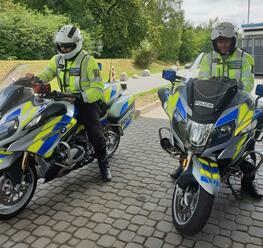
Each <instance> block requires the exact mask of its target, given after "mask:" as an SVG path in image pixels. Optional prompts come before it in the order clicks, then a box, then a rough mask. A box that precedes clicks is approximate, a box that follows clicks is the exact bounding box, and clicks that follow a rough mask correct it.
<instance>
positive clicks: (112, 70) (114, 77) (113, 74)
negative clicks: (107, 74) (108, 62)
mask: <svg viewBox="0 0 263 248" xmlns="http://www.w3.org/2000/svg"><path fill="white" fill-rule="evenodd" d="M115 81H116V73H115V67H114V66H112V67H111V82H115Z"/></svg>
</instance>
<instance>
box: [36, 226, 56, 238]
mask: <svg viewBox="0 0 263 248" xmlns="http://www.w3.org/2000/svg"><path fill="white" fill-rule="evenodd" d="M33 235H35V236H37V237H43V236H44V237H48V238H52V237H54V236H55V235H56V232H54V231H52V230H51V228H50V227H48V226H39V227H38V228H37V229H36V230H35V231H34V232H33Z"/></svg>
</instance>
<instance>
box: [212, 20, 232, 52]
mask: <svg viewBox="0 0 263 248" xmlns="http://www.w3.org/2000/svg"><path fill="white" fill-rule="evenodd" d="M221 37H222V38H229V39H231V40H232V44H231V48H230V51H229V53H232V52H233V51H234V49H235V48H236V47H237V32H236V30H235V26H234V25H233V24H232V23H230V22H221V23H218V24H217V25H216V26H215V27H214V29H213V30H212V33H211V39H212V43H213V47H214V50H215V51H216V52H219V50H218V47H217V44H216V40H217V39H218V38H221Z"/></svg>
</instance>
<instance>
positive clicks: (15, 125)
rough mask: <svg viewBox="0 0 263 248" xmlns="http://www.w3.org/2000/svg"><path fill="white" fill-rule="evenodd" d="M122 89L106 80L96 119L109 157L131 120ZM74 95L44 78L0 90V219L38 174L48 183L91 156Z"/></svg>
mask: <svg viewBox="0 0 263 248" xmlns="http://www.w3.org/2000/svg"><path fill="white" fill-rule="evenodd" d="M125 89H126V86H125V85H123V84H119V83H111V84H105V92H104V96H105V103H106V104H104V106H103V107H102V108H101V109H102V112H101V122H102V125H103V127H104V135H105V138H106V144H107V153H108V157H111V156H112V155H113V154H114V152H115V151H116V150H117V148H118V145H119V142H120V137H121V136H122V135H123V131H124V130H125V129H126V128H127V127H128V126H129V125H130V124H131V122H132V120H133V118H134V112H135V106H134V104H135V103H134V97H133V96H129V95H125V94H124V90H125ZM75 98H77V96H74V95H66V94H63V93H60V92H51V90H50V85H49V84H44V83H43V82H39V83H36V84H34V87H33V88H32V87H31V82H30V81H29V79H26V78H20V79H18V80H17V81H15V82H14V83H12V84H11V85H8V86H7V87H5V88H4V89H3V90H2V91H1V92H0V219H8V218H11V217H13V216H15V215H17V214H18V213H20V212H21V211H22V210H23V209H24V208H25V207H26V206H27V204H28V203H29V202H30V200H31V198H32V196H33V194H34V192H35V189H36V185H37V180H38V179H39V178H44V179H45V181H50V180H52V179H54V178H57V177H61V176H63V175H65V174H67V173H69V172H70V171H72V170H75V169H78V168H80V167H82V166H84V165H87V164H90V163H91V162H92V161H93V160H94V158H95V154H94V149H93V147H92V145H91V144H90V142H89V140H88V137H87V135H86V132H85V129H84V127H83V126H82V125H81V124H79V123H78V120H77V117H78V110H77V109H76V107H75V105H74V100H75ZM87 118H88V117H87Z"/></svg>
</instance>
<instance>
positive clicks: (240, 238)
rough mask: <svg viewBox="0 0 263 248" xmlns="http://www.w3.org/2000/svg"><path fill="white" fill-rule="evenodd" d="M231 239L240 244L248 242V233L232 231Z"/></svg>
mask: <svg viewBox="0 0 263 248" xmlns="http://www.w3.org/2000/svg"><path fill="white" fill-rule="evenodd" d="M231 237H232V239H233V240H234V241H237V242H239V243H242V244H246V243H249V235H248V234H247V233H245V232H240V231H233V233H232V236H231Z"/></svg>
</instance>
